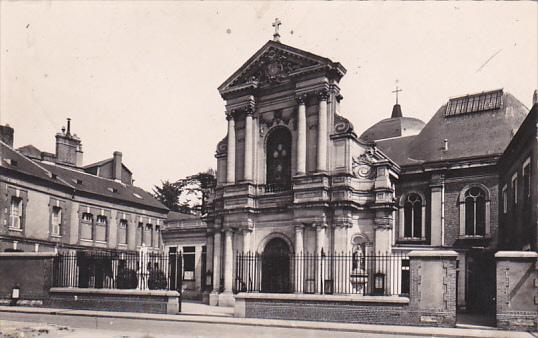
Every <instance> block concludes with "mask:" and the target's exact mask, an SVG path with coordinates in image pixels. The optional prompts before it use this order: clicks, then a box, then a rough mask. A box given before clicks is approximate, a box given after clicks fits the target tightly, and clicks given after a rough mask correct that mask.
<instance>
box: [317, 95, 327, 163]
mask: <svg viewBox="0 0 538 338" xmlns="http://www.w3.org/2000/svg"><path fill="white" fill-rule="evenodd" d="M318 97H319V112H318V159H317V170H318V171H327V145H328V144H327V143H328V138H327V136H328V132H327V124H328V122H327V119H328V116H327V100H328V98H329V95H328V93H327V92H326V91H322V92H321V93H320V94H319V95H318Z"/></svg>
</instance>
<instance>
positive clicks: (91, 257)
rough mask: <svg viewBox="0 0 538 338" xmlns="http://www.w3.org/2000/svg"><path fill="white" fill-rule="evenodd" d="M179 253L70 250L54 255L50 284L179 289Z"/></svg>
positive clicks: (180, 269)
mask: <svg viewBox="0 0 538 338" xmlns="http://www.w3.org/2000/svg"><path fill="white" fill-rule="evenodd" d="M182 264H183V259H182V254H181V253H170V254H161V253H159V254H156V253H147V252H136V253H135V252H117V253H116V252H85V251H79V252H70V253H64V254H59V255H58V256H56V257H55V258H54V265H53V286H54V287H79V288H107V289H138V290H178V291H180V290H181V283H182Z"/></svg>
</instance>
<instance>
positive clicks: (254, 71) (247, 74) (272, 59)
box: [228, 47, 317, 87]
mask: <svg viewBox="0 0 538 338" xmlns="http://www.w3.org/2000/svg"><path fill="white" fill-rule="evenodd" d="M315 64H317V62H315V61H313V60H309V59H306V58H300V57H297V56H296V55H293V54H292V53H289V52H286V51H284V50H281V49H278V48H275V47H271V48H269V49H268V50H267V51H266V52H265V53H263V54H262V55H261V56H260V57H259V58H258V59H257V60H256V61H254V62H253V63H252V64H251V65H250V66H249V67H248V68H247V69H246V70H245V71H244V72H243V73H242V74H240V75H239V76H238V77H237V78H236V79H235V80H234V81H233V82H232V83H231V84H230V85H229V86H228V87H234V86H238V85H242V84H246V83H250V82H258V83H270V84H278V83H282V82H285V81H287V80H288V78H289V74H290V73H292V72H294V71H296V70H298V69H300V68H305V67H309V66H313V65H315Z"/></svg>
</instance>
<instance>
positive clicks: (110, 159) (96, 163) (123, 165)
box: [82, 157, 133, 174]
mask: <svg viewBox="0 0 538 338" xmlns="http://www.w3.org/2000/svg"><path fill="white" fill-rule="evenodd" d="M113 161H114V158H113V157H111V158H107V159H106V160H102V161H98V162H95V163H92V164H88V165H85V166H83V167H82V168H83V169H84V170H88V169H91V168H95V167H101V166H103V165H105V164H107V163H109V162H113ZM121 165H122V167H123V168H124V169H125V170H127V171H128V172H130V173H131V174H132V173H133V172H132V171H131V170H130V169H129V168H127V166H126V165H125V164H123V163H122V164H121Z"/></svg>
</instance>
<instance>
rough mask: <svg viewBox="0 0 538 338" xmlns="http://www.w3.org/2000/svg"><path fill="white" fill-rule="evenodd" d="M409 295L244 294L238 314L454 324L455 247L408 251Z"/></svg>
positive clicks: (238, 301) (237, 303) (237, 301)
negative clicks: (441, 249)
mask: <svg viewBox="0 0 538 338" xmlns="http://www.w3.org/2000/svg"><path fill="white" fill-rule="evenodd" d="M409 257H410V263H411V293H410V298H407V297H398V296H391V297H387V296H362V295H313V294H263V293H250V294H249V293H240V294H238V295H237V296H236V299H235V309H234V310H235V316H236V317H248V318H270V319H295V320H317V321H331V322H348V323H367V324H389V325H417V326H439V327H453V326H455V324H456V257H457V254H456V252H454V251H427V252H426V251H424V252H423V251H420V252H411V253H410V254H409Z"/></svg>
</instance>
